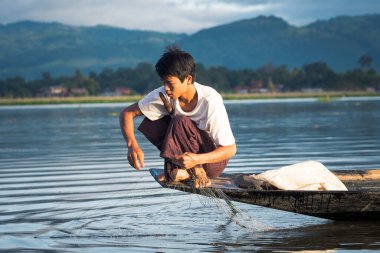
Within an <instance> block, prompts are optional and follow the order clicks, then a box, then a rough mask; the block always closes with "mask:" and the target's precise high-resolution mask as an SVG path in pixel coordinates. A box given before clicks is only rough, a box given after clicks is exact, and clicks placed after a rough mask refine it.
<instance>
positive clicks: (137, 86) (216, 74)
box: [0, 62, 380, 98]
mask: <svg viewBox="0 0 380 253" xmlns="http://www.w3.org/2000/svg"><path fill="white" fill-rule="evenodd" d="M196 70H197V73H196V81H198V82H200V83H202V84H207V85H210V86H212V87H214V88H215V89H217V90H218V91H220V92H235V91H236V90H235V89H236V88H237V87H240V88H242V87H247V89H249V88H250V87H252V85H253V84H254V83H257V82H261V83H263V84H264V85H263V87H262V88H267V89H268V90H269V91H271V92H277V91H279V89H281V91H301V90H303V89H321V90H325V91H349V90H356V91H363V90H366V89H368V88H373V89H379V88H380V75H379V74H378V73H377V72H376V71H375V70H373V69H370V70H363V69H361V68H359V69H353V70H349V71H346V72H344V73H336V72H334V71H333V70H332V69H331V68H330V67H329V66H328V65H327V64H326V63H324V62H316V63H312V64H306V65H304V66H303V67H302V68H301V69H298V68H294V69H288V67H287V66H285V65H283V66H280V67H277V68H276V67H274V66H273V65H271V64H269V65H264V66H262V67H260V68H258V69H256V70H254V69H242V70H229V69H227V68H225V67H210V68H206V67H205V66H204V65H203V64H200V63H198V64H197V68H196ZM160 85H161V81H160V79H159V78H158V76H157V74H156V73H155V70H154V68H153V66H152V65H151V64H149V63H141V64H139V65H137V66H136V67H135V68H119V69H117V70H116V71H115V70H112V69H104V70H103V71H102V72H100V73H99V74H97V73H95V72H91V73H90V74H89V75H88V76H85V75H83V74H82V73H81V72H80V71H79V70H76V71H75V72H74V74H73V76H61V77H58V78H52V77H51V75H50V74H49V73H47V72H44V73H43V74H42V77H41V79H38V80H33V81H26V80H25V79H23V78H22V77H14V78H8V79H6V80H3V81H0V97H9V98H12V97H13V98H19V97H20V98H22V97H37V96H44V95H45V96H46V95H48V90H49V88H51V87H54V86H61V87H65V88H67V89H73V88H83V89H85V90H86V94H79V95H102V94H105V93H106V92H112V91H114V90H115V89H116V88H129V89H130V90H131V91H132V93H131V94H140V95H141V94H146V93H147V92H149V91H151V90H152V89H154V88H156V87H158V86H160ZM74 95H75V94H74Z"/></svg>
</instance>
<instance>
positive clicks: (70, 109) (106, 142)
mask: <svg viewBox="0 0 380 253" xmlns="http://www.w3.org/2000/svg"><path fill="white" fill-rule="evenodd" d="M124 106H126V104H123V105H121V104H96V105H70V106H68V105H67V106H10V107H0V252H179V251H192V252H199V251H204V252H224V251H238V252H241V251H248V252H252V251H260V252H270V251H291V252H294V251H304V250H309V251H315V252H353V251H360V252H372V251H373V252H374V251H379V250H380V229H379V225H380V222H379V223H377V222H371V223H363V222H332V221H328V220H324V219H319V218H313V217H308V216H303V215H298V214H293V213H288V212H283V211H276V210H271V209H267V208H263V207H256V206H251V205H246V204H240V203H235V204H236V206H237V207H238V208H239V209H240V210H241V214H243V215H241V217H237V218H235V219H232V218H231V216H230V215H229V214H228V212H226V206H225V204H223V202H222V201H214V200H210V199H207V198H206V197H200V196H196V195H192V194H187V193H182V192H179V191H175V190H170V189H163V188H161V187H160V186H159V185H158V184H157V183H156V182H155V181H154V180H153V178H152V177H151V176H150V174H149V172H148V168H161V167H162V160H161V159H160V158H158V152H157V150H155V148H154V147H152V146H151V145H150V144H149V143H147V142H146V141H145V140H144V139H143V138H142V136H141V135H140V134H139V133H137V138H138V140H139V142H140V146H141V148H142V149H143V150H144V151H145V157H146V158H145V159H146V160H145V164H146V166H145V168H144V169H143V170H141V171H135V170H134V169H132V168H131V167H130V166H129V165H128V163H127V160H126V158H125V154H126V148H125V147H126V146H125V143H124V140H123V139H122V136H121V134H120V130H119V125H118V113H119V112H120V110H121V109H122V108H123V107H124ZM226 107H227V110H228V113H229V117H230V121H231V125H232V129H233V132H234V134H235V137H236V139H237V144H238V153H237V155H236V156H235V157H234V158H233V159H231V161H230V163H229V165H228V167H227V169H226V171H227V172H252V173H254V172H256V171H261V170H266V169H274V168H278V167H281V166H284V165H289V164H293V163H296V162H300V161H305V160H317V161H320V162H322V163H324V164H325V165H326V166H327V167H328V168H329V169H374V168H380V155H379V154H380V100H379V99H376V98H351V99H340V100H336V101H331V102H328V103H322V102H318V101H317V100H314V99H299V100H263V101H228V102H226ZM242 224H243V226H242Z"/></svg>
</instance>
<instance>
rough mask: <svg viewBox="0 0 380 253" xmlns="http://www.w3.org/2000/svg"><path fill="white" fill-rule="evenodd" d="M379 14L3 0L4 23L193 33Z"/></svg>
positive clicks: (257, 2) (148, 0)
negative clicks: (270, 21)
mask: <svg viewBox="0 0 380 253" xmlns="http://www.w3.org/2000/svg"><path fill="white" fill-rule="evenodd" d="M375 13H380V1H379V0H0V23H1V24H9V23H13V22H17V21H21V20H33V21H43V22H59V23H63V24H68V25H75V26H94V25H108V26H115V27H121V28H126V29H138V30H149V31H158V32H175V33H187V34H192V33H195V32H197V31H199V30H201V29H204V28H209V27H214V26H217V25H221V24H226V23H230V22H233V21H237V20H241V19H248V18H254V17H257V16H260V15H265V16H269V15H274V16H277V17H281V18H283V19H284V20H286V21H287V22H288V23H289V24H291V25H296V26H303V25H307V24H309V23H312V22H314V21H316V20H326V19H329V18H333V17H335V16H342V15H349V16H355V15H363V14H375Z"/></svg>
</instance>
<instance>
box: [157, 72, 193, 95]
mask: <svg viewBox="0 0 380 253" xmlns="http://www.w3.org/2000/svg"><path fill="white" fill-rule="evenodd" d="M191 78H192V77H191V76H188V77H186V78H185V80H184V81H183V82H181V80H179V78H178V77H176V76H167V77H166V78H165V79H163V80H162V81H163V83H164V88H165V92H166V94H168V96H169V97H171V98H173V99H178V98H179V97H181V96H182V95H183V94H185V93H186V92H187V88H188V84H189V83H190V84H191Z"/></svg>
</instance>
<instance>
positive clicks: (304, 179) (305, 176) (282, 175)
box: [252, 161, 347, 191]
mask: <svg viewBox="0 0 380 253" xmlns="http://www.w3.org/2000/svg"><path fill="white" fill-rule="evenodd" d="M252 177H253V178H255V179H258V180H263V181H266V182H268V183H270V184H272V185H274V186H276V187H277V188H279V189H281V190H308V191H310V190H326V191H347V188H346V186H345V185H344V184H343V183H342V182H341V181H340V180H339V179H338V178H337V177H336V176H335V175H334V174H333V173H331V172H330V171H329V170H328V169H327V168H326V167H325V166H324V165H323V164H321V163H320V162H316V161H306V162H301V163H296V164H293V165H290V166H285V167H281V168H279V169H275V170H268V171H266V172H263V173H261V174H258V175H252Z"/></svg>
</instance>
